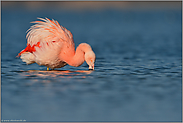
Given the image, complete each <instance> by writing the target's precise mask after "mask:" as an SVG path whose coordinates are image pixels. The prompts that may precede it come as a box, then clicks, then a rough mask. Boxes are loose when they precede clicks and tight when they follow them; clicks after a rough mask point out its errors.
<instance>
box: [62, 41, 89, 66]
mask: <svg viewBox="0 0 183 123" xmlns="http://www.w3.org/2000/svg"><path fill="white" fill-rule="evenodd" d="M90 50H91V47H90V46H89V45H88V44H86V43H81V44H80V45H79V46H78V47H77V49H76V51H75V53H74V54H73V55H72V56H70V57H68V58H67V59H65V62H67V64H69V65H70V66H74V67H78V66H80V65H82V64H83V63H84V61H85V53H86V52H88V51H90Z"/></svg>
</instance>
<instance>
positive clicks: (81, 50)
mask: <svg viewBox="0 0 183 123" xmlns="http://www.w3.org/2000/svg"><path fill="white" fill-rule="evenodd" d="M38 19H40V20H41V21H34V22H32V23H35V25H33V26H31V28H30V29H28V31H27V36H26V38H27V47H26V48H25V49H23V50H22V51H21V52H20V53H19V54H18V56H20V58H21V59H22V61H23V62H26V63H27V64H32V63H37V64H39V65H44V66H46V67H47V68H51V69H54V68H60V67H63V66H65V65H67V64H69V65H71V66H75V67H78V66H80V65H81V64H83V62H84V61H86V63H87V64H88V65H89V69H94V62H95V53H94V52H93V50H92V48H91V46H90V45H89V44H87V43H81V44H80V45H79V46H78V47H77V49H76V50H75V44H74V40H73V35H72V33H71V32H70V31H69V30H67V29H66V28H64V27H63V26H61V25H60V24H59V23H58V22H57V21H55V20H53V19H52V20H50V19H48V18H45V19H43V18H38Z"/></svg>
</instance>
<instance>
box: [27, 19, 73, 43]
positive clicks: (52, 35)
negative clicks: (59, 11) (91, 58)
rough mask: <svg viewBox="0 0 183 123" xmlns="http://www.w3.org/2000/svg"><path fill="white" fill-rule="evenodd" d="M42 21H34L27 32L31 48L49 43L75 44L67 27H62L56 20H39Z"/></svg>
mask: <svg viewBox="0 0 183 123" xmlns="http://www.w3.org/2000/svg"><path fill="white" fill-rule="evenodd" d="M38 19H39V20H40V21H33V22H31V23H35V24H34V25H32V26H31V27H30V28H29V29H28V30H27V35H26V38H27V45H28V44H30V45H31V46H32V45H34V44H37V43H38V42H49V41H58V40H60V41H66V42H67V43H69V44H73V43H74V41H73V35H72V33H71V32H70V31H69V30H67V29H66V28H65V27H63V26H61V25H60V24H59V23H58V22H57V21H55V20H54V19H52V20H50V19H48V18H45V19H44V18H38Z"/></svg>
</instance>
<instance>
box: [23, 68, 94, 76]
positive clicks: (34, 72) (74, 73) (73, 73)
mask: <svg viewBox="0 0 183 123" xmlns="http://www.w3.org/2000/svg"><path fill="white" fill-rule="evenodd" d="M92 72H93V71H91V70H88V71H87V70H76V71H70V70H50V71H42V70H28V71H23V72H22V73H21V75H22V76H28V77H32V76H34V77H48V76H49V77H61V78H73V76H77V75H81V74H82V78H86V76H85V74H86V75H87V74H91V73H92ZM83 74H84V75H83Z"/></svg>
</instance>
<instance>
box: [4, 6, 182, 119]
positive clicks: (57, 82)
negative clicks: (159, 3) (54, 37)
mask: <svg viewBox="0 0 183 123" xmlns="http://www.w3.org/2000/svg"><path fill="white" fill-rule="evenodd" d="M37 17H48V18H54V19H56V20H58V22H59V23H60V24H61V25H63V26H65V27H66V28H67V29H69V30H70V31H71V32H72V33H73V35H74V40H75V44H76V46H78V44H79V43H82V42H86V43H89V44H90V45H91V46H92V48H93V50H94V52H95V53H96V64H95V71H88V66H87V64H86V63H84V64H83V65H82V66H80V67H78V68H75V67H72V66H65V67H64V68H60V69H57V70H54V71H46V67H44V66H38V65H37V64H32V65H26V64H25V63H23V62H22V61H21V60H20V59H18V58H16V55H17V54H18V53H19V52H20V51H21V50H22V49H23V48H25V46H26V39H25V34H26V33H25V31H26V30H27V29H28V28H29V27H30V26H31V24H30V23H29V22H31V21H34V20H36V18H37ZM181 18H182V16H181V10H179V9H177V10H168V9H166V10H156V11H153V10H152V11H150V10H149V11H145V10H144V11H137V10H128V11H127V10H108V9H107V10H102V11H85V12H77V11H76V12H74V11H56V10H51V11H50V10H49V11H46V10H44V11H37V12H36V11H28V10H24V11H22V10H21V8H20V9H17V10H13V9H2V35H1V36H2V38H1V39H2V40H1V52H2V53H1V54H2V55H1V98H2V99H1V109H2V111H1V119H2V121H3V120H22V121H29V122H31V121H85V122H86V121H98V122H99V121H111V122H112V121H121V122H123V121H172V122H173V121H181V119H182V117H181V116H182V114H181V111H182V107H181V104H182V102H181V100H182V98H181V96H182V95H181V94H182V90H181V89H182V83H181V82H182V64H181V55H182V54H181V49H182V47H181V45H182V44H181V40H182V37H181V30H182V29H181V27H182V25H181Z"/></svg>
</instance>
